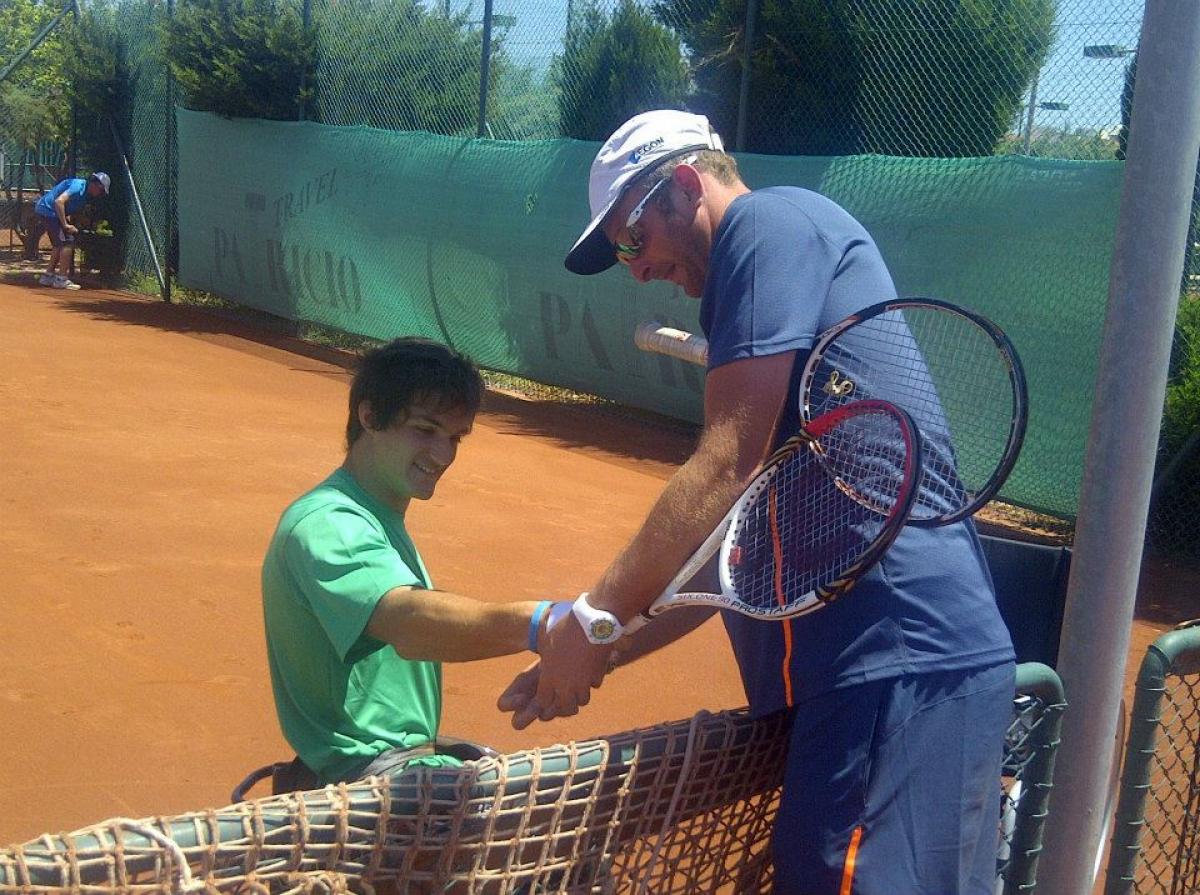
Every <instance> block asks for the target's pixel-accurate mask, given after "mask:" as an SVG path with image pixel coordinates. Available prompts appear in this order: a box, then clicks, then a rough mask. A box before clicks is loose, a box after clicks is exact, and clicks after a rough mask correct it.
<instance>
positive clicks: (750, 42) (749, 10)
mask: <svg viewBox="0 0 1200 895" xmlns="http://www.w3.org/2000/svg"><path fill="white" fill-rule="evenodd" d="M757 23H758V0H747V2H746V35H745V40H744V41H743V43H744V44H745V46H744V47H743V52H742V83H741V86H740V87H739V89H738V110H737V135H736V136H735V137H734V141H733V148H734V150H735V151H737V152H745V151H746V118H747V116H748V115H749V106H750V66H751V64H752V63H753V62H754V29H755V26H756V25H757Z"/></svg>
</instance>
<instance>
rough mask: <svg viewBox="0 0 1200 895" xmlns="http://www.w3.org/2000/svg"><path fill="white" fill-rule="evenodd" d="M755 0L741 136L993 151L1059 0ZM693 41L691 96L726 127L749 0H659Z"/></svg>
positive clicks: (827, 145)
mask: <svg viewBox="0 0 1200 895" xmlns="http://www.w3.org/2000/svg"><path fill="white" fill-rule="evenodd" d="M918 6H919V9H920V23H921V24H920V27H914V19H913V10H914V8H915V7H914V4H913V3H912V2H911V0H762V4H761V8H760V10H759V17H758V22H757V27H756V35H755V41H754V53H753V55H752V60H751V66H752V69H751V75H752V77H751V87H750V108H751V109H754V110H757V111H758V114H757V115H754V116H751V118H750V119H749V121H748V122H747V131H746V150H747V151H751V152H768V153H778V154H794V155H843V154H850V153H858V152H879V153H888V154H893V155H915V156H944V157H948V156H972V155H987V154H990V153H991V151H992V148H993V147H994V146H995V145H996V143H997V141H999V140H1000V138H1001V137H1002V135H1003V134H1004V133H1005V131H1006V130H1007V128H1008V125H1009V123H1010V122H1011V121H1012V120H1013V119H1014V118H1015V117H1016V115H1017V113H1018V111H1019V109H1020V105H1021V100H1022V96H1023V94H1024V92H1025V89H1026V88H1027V86H1028V85H1029V84H1030V82H1031V80H1032V78H1033V77H1034V75H1035V74H1036V72H1037V71H1038V69H1039V67H1040V66H1041V63H1042V62H1043V60H1044V59H1045V56H1046V54H1047V52H1048V50H1049V47H1050V45H1051V43H1052V40H1053V36H1054V27H1053V22H1054V3H1053V0H927V2H923V3H921V4H918ZM654 10H655V14H656V15H657V16H658V17H659V18H660V20H661V21H663V22H664V23H665V24H667V25H669V26H671V27H672V28H674V29H676V30H677V31H678V32H679V33H680V34H681V35H682V36H683V40H684V43H685V45H686V46H687V48H688V50H689V51H690V53H691V55H692V61H693V77H694V78H695V82H696V95H695V99H694V101H693V105H694V107H695V108H696V110H697V111H702V112H704V113H705V114H707V115H708V116H709V117H710V118H711V119H712V120H713V122H714V124H715V125H716V127H717V129H718V130H720V131H721V132H723V133H725V134H733V133H734V130H735V126H736V115H737V106H738V91H739V87H740V81H741V74H742V59H743V55H744V47H745V3H744V2H743V0H658V2H657V3H656V4H655V7H654Z"/></svg>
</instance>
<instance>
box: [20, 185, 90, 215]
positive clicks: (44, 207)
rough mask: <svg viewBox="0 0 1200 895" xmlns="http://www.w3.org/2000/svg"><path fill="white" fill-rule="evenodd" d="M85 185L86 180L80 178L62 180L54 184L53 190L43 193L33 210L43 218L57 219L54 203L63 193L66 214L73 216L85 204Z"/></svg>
mask: <svg viewBox="0 0 1200 895" xmlns="http://www.w3.org/2000/svg"><path fill="white" fill-rule="evenodd" d="M87 185H88V182H87V180H85V179H84V178H82V177H74V178H71V179H70V180H63V181H61V182H59V183H57V184H55V185H54V189H52V190H50V191H49V192H46V193H43V194H42V198H40V199H38V201H37V205H35V206H34V207H33V210H34V211H36V212H37V213H38V214H40V215H41V216H42V217H44V218H57V217H58V214H57V213H55V211H54V201H55V200H56V199H57V198H58V197H59V196H61V195H62V194H63V193H66V194H67V214H69V215H71V214H75V212H77V211H79V209H81V208H83V205H84V203H85V202H87Z"/></svg>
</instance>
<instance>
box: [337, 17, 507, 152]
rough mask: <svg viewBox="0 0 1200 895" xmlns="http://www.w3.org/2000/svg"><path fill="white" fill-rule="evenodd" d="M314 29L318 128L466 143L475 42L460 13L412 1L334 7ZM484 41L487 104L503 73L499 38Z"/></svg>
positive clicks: (474, 85)
mask: <svg viewBox="0 0 1200 895" xmlns="http://www.w3.org/2000/svg"><path fill="white" fill-rule="evenodd" d="M437 6H439V7H440V6H441V4H437ZM318 24H319V29H318V32H319V33H318V45H319V48H320V53H321V70H320V72H319V75H318V77H319V85H318V91H319V97H318V107H319V112H318V116H319V119H320V120H321V121H324V122H326V123H328V124H366V125H369V126H371V127H379V128H387V129H391V130H424V131H430V132H432V133H437V134H450V135H474V133H475V128H476V119H477V117H478V111H479V60H480V56H481V54H482V49H483V36H482V30H481V29H480V27H479V26H478V23H477V22H473V21H469V20H468V17H467V15H466V14H465V13H463V14H459V15H456V16H447V15H445V14H444V13H442V12H441V11H440V10H437V9H426V8H425V7H424V6H422V5H421V4H419V3H417V2H414V0H338V2H337V3H332V2H331V3H330V4H329V5H328V7H326V9H325V11H324V12H323V13H322V15H321V17H320V19H319V22H318ZM492 37H493V40H492V56H491V66H490V71H489V81H488V84H489V91H488V93H489V104H490V103H491V101H492V100H493V99H494V98H495V97H496V96H497V94H498V92H499V91H500V89H501V84H502V83H503V81H504V78H505V76H506V74H507V71H508V68H509V63H508V60H507V57H506V55H505V52H504V40H503V34H502V32H500V31H494V32H493V35H492Z"/></svg>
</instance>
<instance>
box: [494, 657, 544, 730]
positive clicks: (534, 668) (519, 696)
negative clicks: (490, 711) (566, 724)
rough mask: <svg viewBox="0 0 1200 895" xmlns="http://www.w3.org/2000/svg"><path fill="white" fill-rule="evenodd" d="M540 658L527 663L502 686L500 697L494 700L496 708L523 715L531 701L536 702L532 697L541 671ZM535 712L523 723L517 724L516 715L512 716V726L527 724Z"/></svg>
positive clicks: (519, 727) (517, 726)
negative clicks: (502, 690) (522, 669)
mask: <svg viewBox="0 0 1200 895" xmlns="http://www.w3.org/2000/svg"><path fill="white" fill-rule="evenodd" d="M541 670H542V665H541V660H540V659H539V660H538V661H535V662H534V663H533V664H531V665H529V666H528V667H527V668H526V669H525V670H524V671H522V672H521V673H520V674H518V675H517V676H516V677H515V678H513V679H512V683H511V684H509V685H508V686H507V687H505V688H504V692H503V693H501V694H500V698H499V699H497V700H496V708H498V709H500V711H502V712H515V713H516V714H517V715H519V716H521V717H524V713H525V710H526V709H527V708H528V707H529V705H530V704H531V703H534V702H536V700H535V699H534V697H535V696H536V694H537V688H538V677H539V675H540V673H541ZM536 714H537V713H536V712H534V714H533V716H531V717H530V718H529V719H528V720H526V721H525V723H524V724H521V725H518V724H517V721H516V717H515V716H514V718H513V727H516V728H517V729H518V730H521V729H522V728H524V727H527V726H528V725H529V722H530V721H532V720H533V718H534V717H536Z"/></svg>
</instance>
